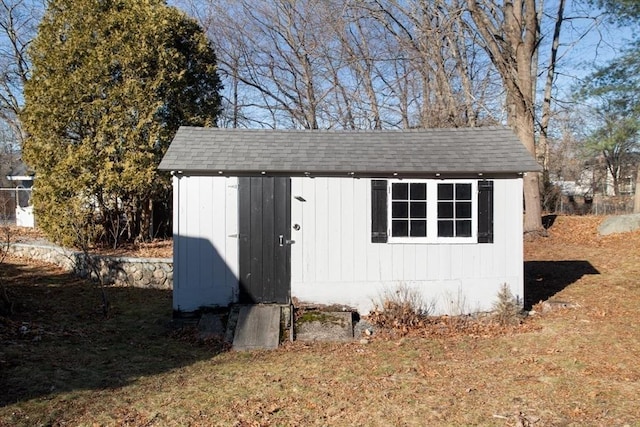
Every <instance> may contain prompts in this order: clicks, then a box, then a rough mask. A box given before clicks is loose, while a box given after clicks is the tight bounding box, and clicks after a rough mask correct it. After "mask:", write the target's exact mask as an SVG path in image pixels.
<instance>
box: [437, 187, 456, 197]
mask: <svg viewBox="0 0 640 427" xmlns="http://www.w3.org/2000/svg"><path fill="white" fill-rule="evenodd" d="M438 200H453V184H438Z"/></svg>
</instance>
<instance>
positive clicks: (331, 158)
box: [159, 127, 540, 177]
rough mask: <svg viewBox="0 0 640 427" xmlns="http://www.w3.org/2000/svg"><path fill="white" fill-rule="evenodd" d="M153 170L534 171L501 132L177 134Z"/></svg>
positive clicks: (534, 165)
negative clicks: (156, 168) (157, 166)
mask: <svg viewBox="0 0 640 427" xmlns="http://www.w3.org/2000/svg"><path fill="white" fill-rule="evenodd" d="M159 169H161V170H173V171H182V172H184V173H190V174H219V173H222V174H224V175H249V174H260V173H262V172H265V173H267V174H289V175H292V176H293V175H303V174H305V173H309V174H311V175H333V176H344V175H347V174H349V173H352V172H353V173H354V174H355V175H356V176H370V177H375V176H387V175H393V174H394V173H397V174H398V175H421V174H435V173H441V174H443V175H454V174H476V173H485V174H505V173H506V174H509V173H520V172H529V171H537V170H539V169H540V168H539V166H538V164H537V163H536V162H535V161H534V159H533V157H532V156H531V155H530V154H529V152H528V151H527V150H526V149H525V147H524V145H523V144H522V143H521V142H520V140H519V139H518V138H517V137H516V136H515V134H514V133H513V131H511V130H510V129H508V128H503V127H486V128H459V129H421V130H403V131H310V130H266V129H217V128H195V127H182V128H180V130H179V131H178V133H177V134H176V136H175V138H174V140H173V142H172V143H171V146H170V147H169V149H168V151H167V153H166V154H165V156H164V158H163V159H162V162H161V163H160V166H159Z"/></svg>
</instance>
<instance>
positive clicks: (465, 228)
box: [456, 220, 471, 237]
mask: <svg viewBox="0 0 640 427" xmlns="http://www.w3.org/2000/svg"><path fill="white" fill-rule="evenodd" d="M456 237H471V221H469V220H464V221H456Z"/></svg>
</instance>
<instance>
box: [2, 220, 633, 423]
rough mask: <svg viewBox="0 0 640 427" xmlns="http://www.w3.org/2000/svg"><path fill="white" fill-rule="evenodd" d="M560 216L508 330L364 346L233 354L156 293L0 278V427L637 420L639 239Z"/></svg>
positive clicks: (64, 280) (45, 274) (533, 246)
mask: <svg viewBox="0 0 640 427" xmlns="http://www.w3.org/2000/svg"><path fill="white" fill-rule="evenodd" d="M600 221H601V218H599V217H558V218H557V219H556V221H555V222H554V224H553V225H552V226H551V228H550V230H549V232H550V236H549V237H546V238H537V239H534V240H531V241H527V242H526V243H525V254H526V260H527V264H526V266H525V271H526V276H527V294H526V298H527V300H528V301H527V302H528V303H531V304H533V303H535V302H537V300H539V299H540V298H543V299H549V298H550V299H551V300H553V301H563V302H566V303H567V304H569V305H571V306H572V307H571V308H561V309H556V310H553V311H547V312H541V306H540V305H536V306H534V309H537V311H538V313H537V314H535V315H533V316H531V317H529V318H528V319H527V320H526V321H525V323H524V324H523V325H522V326H521V327H519V328H516V329H504V328H502V329H500V328H495V329H490V330H487V331H483V330H480V331H477V330H475V331H474V330H464V331H462V332H459V333H451V334H447V335H443V336H434V335H429V334H424V333H420V331H416V332H415V333H410V334H408V335H406V336H403V337H398V336H397V335H393V334H384V336H383V335H378V336H374V337H373V340H372V341H371V342H370V343H369V344H366V345H364V344H360V343H358V342H355V343H350V344H303V343H294V344H287V345H284V346H283V347H282V348H280V349H279V350H277V351H271V352H255V353H233V352H227V351H224V349H223V347H221V346H219V345H218V344H217V343H212V342H205V343H202V342H197V341H196V340H194V339H190V338H189V337H190V336H189V334H186V333H182V334H176V333H171V332H170V328H168V324H169V322H170V316H171V295H170V293H168V292H166V291H157V290H140V289H130V288H108V289H107V292H108V295H109V299H110V300H111V304H112V308H111V311H110V315H109V317H108V318H104V317H103V315H102V311H101V310H100V297H99V294H98V292H97V291H96V289H94V288H93V287H92V285H90V284H88V283H87V282H84V281H81V280H77V279H74V278H72V277H70V276H69V275H67V274H65V273H64V272H62V271H60V270H58V269H56V268H53V267H51V266H48V265H46V264H41V263H36V262H30V261H29V262H27V261H25V260H20V259H9V260H7V261H6V262H5V264H4V265H3V266H2V269H1V278H2V284H3V285H4V288H5V290H6V296H7V297H8V299H9V300H10V301H11V302H12V314H10V315H8V316H0V426H36V425H47V426H48V425H51V426H66V425H73V426H76V425H91V426H92V425H116V426H173V425H175V426H182V425H192V426H209V425H224V426H227V425H236V426H262V425H264V426H277V425H278V426H279V425H300V426H303V425H372V426H390V425H420V426H422V425H498V426H526V425H535V426H549V425H554V426H555V425H558V426H560V425H562V426H565V425H575V426H583V425H602V426H622V425H640V424H639V423H640V421H638V420H640V364H639V363H638V360H639V357H640V327H639V326H640V325H639V321H640V262H639V261H640V259H639V255H640V232H634V233H627V234H623V235H616V236H612V237H606V238H605V237H599V236H598V235H597V233H596V227H597V224H598V223H599V222H600Z"/></svg>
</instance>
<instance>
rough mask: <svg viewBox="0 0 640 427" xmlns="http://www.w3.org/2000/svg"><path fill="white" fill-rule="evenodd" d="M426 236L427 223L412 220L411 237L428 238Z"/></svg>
mask: <svg viewBox="0 0 640 427" xmlns="http://www.w3.org/2000/svg"><path fill="white" fill-rule="evenodd" d="M426 236H427V221H425V220H412V221H411V237H426Z"/></svg>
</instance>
